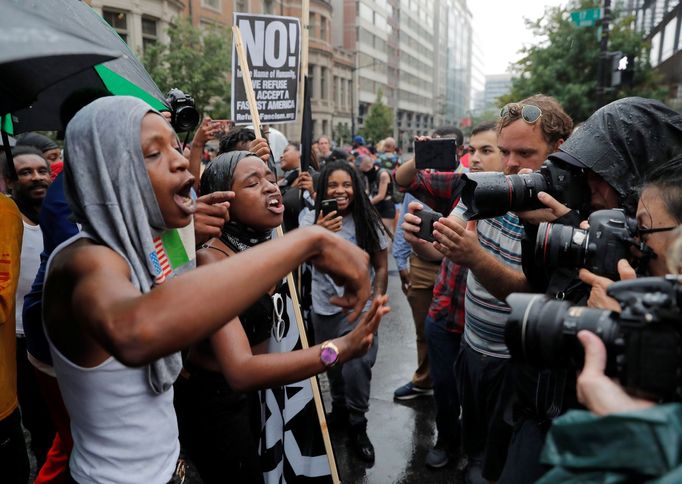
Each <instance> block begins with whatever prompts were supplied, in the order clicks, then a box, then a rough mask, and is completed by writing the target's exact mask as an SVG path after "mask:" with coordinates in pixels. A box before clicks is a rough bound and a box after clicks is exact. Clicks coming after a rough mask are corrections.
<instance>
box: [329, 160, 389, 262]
mask: <svg viewBox="0 0 682 484" xmlns="http://www.w3.org/2000/svg"><path fill="white" fill-rule="evenodd" d="M338 170H340V171H343V172H346V173H348V175H349V176H350V179H351V181H352V183H353V201H352V202H351V204H350V210H351V214H352V215H353V222H355V236H356V239H357V243H358V247H360V248H361V249H362V250H364V251H365V252H367V253H368V254H370V255H374V254H376V253H377V252H379V251H380V250H381V241H380V239H379V231H381V232H382V233H385V232H386V231H385V229H384V226H383V224H382V223H381V217H380V216H379V212H377V210H376V208H374V205H372V203H371V202H370V200H369V197H368V196H367V194H366V193H365V189H364V187H363V183H362V181H361V180H360V175H359V174H358V172H357V170H356V169H355V168H353V167H352V166H351V165H350V164H348V163H346V162H345V161H330V162H328V163H327V164H326V165H324V167H323V168H322V172H321V173H320V177H319V179H318V180H317V187H316V189H317V194H318V195H317V198H316V200H315V220H317V219H318V217H319V216H320V210H321V204H322V200H323V199H324V198H325V197H326V194H327V187H328V186H329V177H330V176H331V174H332V173H334V172H335V171H338Z"/></svg>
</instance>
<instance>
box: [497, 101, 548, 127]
mask: <svg viewBox="0 0 682 484" xmlns="http://www.w3.org/2000/svg"><path fill="white" fill-rule="evenodd" d="M519 116H520V117H521V119H523V120H524V121H525V122H526V123H528V124H534V123H536V122H537V120H538V119H540V117H541V116H542V110H541V109H540V108H539V107H537V106H533V105H532V104H519V103H509V104H507V105H506V106H505V107H503V108H502V109H500V117H501V118H508V117H509V118H516V117H519Z"/></svg>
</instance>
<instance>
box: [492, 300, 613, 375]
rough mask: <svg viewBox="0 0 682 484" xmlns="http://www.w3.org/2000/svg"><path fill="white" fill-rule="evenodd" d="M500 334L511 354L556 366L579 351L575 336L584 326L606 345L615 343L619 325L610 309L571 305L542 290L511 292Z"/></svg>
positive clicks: (537, 364)
mask: <svg viewBox="0 0 682 484" xmlns="http://www.w3.org/2000/svg"><path fill="white" fill-rule="evenodd" d="M507 304H509V306H510V307H511V313H510V315H509V319H508V320H507V325H506V327H505V332H504V337H505V342H506V343H507V347H508V348H509V351H510V353H511V355H512V356H513V357H514V358H517V359H520V360H522V361H526V362H528V363H530V364H531V365H534V366H539V367H560V366H565V364H566V363H567V362H568V361H569V360H571V359H574V360H577V359H579V358H580V356H581V355H582V346H581V345H580V342H579V341H578V339H577V338H576V335H577V334H578V332H579V331H581V330H583V329H586V330H589V331H592V332H593V333H595V334H596V335H597V336H599V337H600V338H601V339H602V341H603V342H604V344H605V345H606V346H613V345H615V344H617V343H618V341H619V337H620V327H619V325H618V322H617V320H616V319H615V317H617V316H615V317H614V315H613V313H612V312H611V311H605V310H602V309H591V308H587V307H582V306H571V305H570V303H568V302H566V301H558V300H555V299H549V298H548V297H547V296H544V295H542V294H518V293H517V294H511V295H510V296H509V297H508V298H507Z"/></svg>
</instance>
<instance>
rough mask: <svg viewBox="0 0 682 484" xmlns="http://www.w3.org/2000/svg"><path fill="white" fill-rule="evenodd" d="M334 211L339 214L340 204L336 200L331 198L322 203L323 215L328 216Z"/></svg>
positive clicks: (321, 210)
mask: <svg viewBox="0 0 682 484" xmlns="http://www.w3.org/2000/svg"><path fill="white" fill-rule="evenodd" d="M334 211H336V212H337V213H338V212H339V204H338V202H337V201H336V199H335V198H329V199H327V200H322V201H321V202H320V212H322V215H325V216H326V215H329V214H330V213H332V212H334Z"/></svg>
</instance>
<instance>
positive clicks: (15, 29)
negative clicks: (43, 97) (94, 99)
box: [0, 0, 121, 115]
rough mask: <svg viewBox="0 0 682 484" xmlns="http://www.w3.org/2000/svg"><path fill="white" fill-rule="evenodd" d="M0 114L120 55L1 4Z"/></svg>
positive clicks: (79, 34)
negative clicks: (48, 88) (62, 81)
mask: <svg viewBox="0 0 682 484" xmlns="http://www.w3.org/2000/svg"><path fill="white" fill-rule="evenodd" d="M0 8H1V9H2V15H0V46H2V47H1V48H0V69H1V72H2V74H1V75H0V115H1V114H6V113H8V112H11V111H14V110H16V109H18V108H22V107H25V106H27V105H29V104H30V103H31V102H33V100H34V99H35V98H36V96H37V94H38V93H39V92H40V91H42V90H44V89H45V88H47V87H48V86H50V85H51V84H54V83H55V82H58V81H60V80H61V79H64V78H66V77H68V76H71V75H73V74H75V73H78V72H81V71H83V70H85V69H88V68H90V67H91V66H93V65H94V64H100V63H102V62H105V61H108V60H110V59H114V58H115V57H118V56H120V55H121V53H120V51H117V50H116V49H111V48H109V47H106V46H105V45H103V44H101V43H98V42H97V41H93V40H91V39H89V38H88V37H87V36H86V35H85V33H84V32H78V31H74V30H73V29H69V28H65V27H64V26H63V25H62V24H61V22H59V21H57V18H59V17H53V19H54V20H49V19H45V18H42V17H39V16H36V15H33V14H32V13H31V12H29V11H27V10H26V6H25V5H24V4H18V3H16V2H11V1H8V0H1V1H0Z"/></svg>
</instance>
